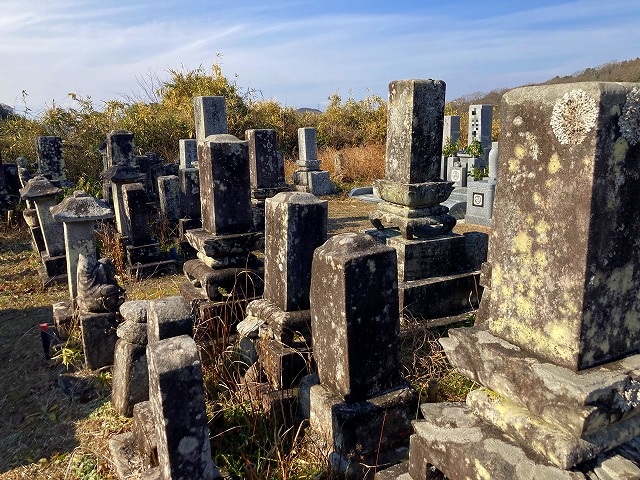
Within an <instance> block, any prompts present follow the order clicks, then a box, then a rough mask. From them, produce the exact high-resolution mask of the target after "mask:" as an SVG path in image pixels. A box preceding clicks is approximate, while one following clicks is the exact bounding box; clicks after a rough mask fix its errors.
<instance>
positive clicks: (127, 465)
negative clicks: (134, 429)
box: [107, 432, 144, 479]
mask: <svg viewBox="0 0 640 480" xmlns="http://www.w3.org/2000/svg"><path fill="white" fill-rule="evenodd" d="M107 442H108V446H109V456H110V458H111V463H112V465H113V467H114V469H115V471H116V476H117V477H116V478H119V479H125V478H134V477H135V476H136V474H137V472H140V471H142V470H143V469H144V460H143V458H142V455H140V452H139V451H138V449H137V448H136V445H135V441H134V438H133V433H131V432H124V433H120V434H118V435H114V436H113V437H111V438H109V440H108V441H107Z"/></svg>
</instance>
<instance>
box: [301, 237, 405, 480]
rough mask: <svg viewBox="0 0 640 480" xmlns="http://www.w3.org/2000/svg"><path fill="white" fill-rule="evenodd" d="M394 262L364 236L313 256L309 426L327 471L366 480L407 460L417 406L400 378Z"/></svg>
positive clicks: (338, 241) (389, 252)
mask: <svg viewBox="0 0 640 480" xmlns="http://www.w3.org/2000/svg"><path fill="white" fill-rule="evenodd" d="M396 262H397V260H396V254H395V252H394V250H393V249H392V248H390V247H387V246H386V245H381V244H380V243H378V242H376V241H375V240H374V239H373V238H372V237H370V236H369V235H366V234H355V233H346V234H342V235H336V236H335V237H332V238H330V239H329V240H328V241H327V242H326V243H325V244H324V245H322V246H320V247H318V248H317V249H316V251H315V253H314V256H313V273H312V278H311V295H310V301H311V328H312V332H313V350H314V357H315V360H316V363H317V367H318V378H319V380H320V383H319V384H318V385H313V386H312V387H311V388H310V393H309V397H310V398H309V409H310V410H309V411H310V425H311V427H312V429H313V431H314V432H315V433H316V434H318V436H319V444H320V445H321V449H322V450H323V453H324V454H325V455H326V456H327V458H328V459H329V460H330V462H331V465H332V467H333V469H334V470H335V471H336V472H339V473H341V474H344V473H347V474H349V477H348V478H365V477H366V478H371V475H372V473H374V472H375V470H376V469H377V468H380V466H382V465H388V464H390V463H391V464H393V463H395V462H397V461H398V460H399V459H400V458H402V456H403V454H404V455H406V447H407V445H408V437H409V434H410V431H411V429H410V422H411V420H412V419H413V418H414V415H415V411H416V406H417V399H416V396H415V394H414V392H413V391H412V390H411V389H410V388H408V387H407V385H406V384H405V382H404V380H403V379H402V376H401V375H400V346H399V339H398V335H399V331H400V320H399V313H398V291H397V271H396Z"/></svg>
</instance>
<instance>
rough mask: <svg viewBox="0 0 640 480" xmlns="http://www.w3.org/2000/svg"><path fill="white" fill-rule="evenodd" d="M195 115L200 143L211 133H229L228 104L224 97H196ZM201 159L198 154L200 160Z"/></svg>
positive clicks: (197, 137) (194, 104) (197, 136)
mask: <svg viewBox="0 0 640 480" xmlns="http://www.w3.org/2000/svg"><path fill="white" fill-rule="evenodd" d="M193 115H194V117H195V123H196V140H197V141H198V143H201V142H204V141H205V139H206V138H207V137H208V136H210V135H219V134H226V133H227V105H226V102H225V99H224V97H194V98H193ZM200 160H201V159H200V154H198V162H200Z"/></svg>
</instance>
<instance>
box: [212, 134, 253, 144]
mask: <svg viewBox="0 0 640 480" xmlns="http://www.w3.org/2000/svg"><path fill="white" fill-rule="evenodd" d="M204 141H205V142H206V143H244V142H245V140H240V139H239V138H238V137H236V136H234V135H231V134H230V133H217V134H214V135H209V136H208V137H207V138H205V139H204Z"/></svg>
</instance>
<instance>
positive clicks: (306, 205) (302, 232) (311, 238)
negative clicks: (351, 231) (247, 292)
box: [264, 192, 328, 311]
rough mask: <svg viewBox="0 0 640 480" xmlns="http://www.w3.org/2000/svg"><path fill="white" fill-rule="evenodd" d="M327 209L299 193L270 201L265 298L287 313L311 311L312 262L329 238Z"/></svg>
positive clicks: (304, 194)
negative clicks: (315, 251)
mask: <svg viewBox="0 0 640 480" xmlns="http://www.w3.org/2000/svg"><path fill="white" fill-rule="evenodd" d="M327 205H328V204H327V202H326V201H320V200H318V199H317V198H316V197H314V196H313V195H311V194H309V193H299V192H286V193H279V194H278V195H276V196H275V197H273V198H270V199H267V201H266V230H265V274H264V275H265V294H264V298H265V299H267V300H269V301H270V302H272V303H274V304H275V305H277V306H278V307H280V308H281V309H282V310H283V311H293V310H307V309H309V288H310V286H311V262H312V259H313V252H314V250H315V249H316V248H317V247H319V246H320V245H322V244H323V243H324V242H325V240H326V238H327V216H328V213H327V212H328V206H327Z"/></svg>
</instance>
